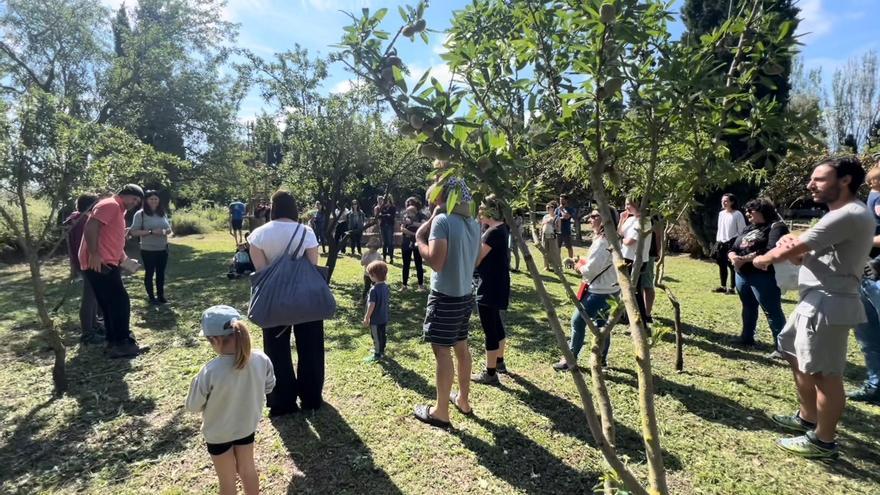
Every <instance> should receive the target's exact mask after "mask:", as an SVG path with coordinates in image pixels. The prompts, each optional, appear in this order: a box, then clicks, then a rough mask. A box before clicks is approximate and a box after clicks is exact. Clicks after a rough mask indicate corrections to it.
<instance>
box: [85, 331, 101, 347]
mask: <svg viewBox="0 0 880 495" xmlns="http://www.w3.org/2000/svg"><path fill="white" fill-rule="evenodd" d="M79 341H80V343H81V344H83V345H97V344H103V343H104V336H103V335H101V334H99V333H98V332H97V331H94V330H93V331H91V332H83V334H82V336H81V337H80V338H79Z"/></svg>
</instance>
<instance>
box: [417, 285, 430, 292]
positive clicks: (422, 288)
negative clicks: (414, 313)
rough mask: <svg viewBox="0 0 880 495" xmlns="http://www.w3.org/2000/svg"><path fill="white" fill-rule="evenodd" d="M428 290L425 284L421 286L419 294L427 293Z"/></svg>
mask: <svg viewBox="0 0 880 495" xmlns="http://www.w3.org/2000/svg"><path fill="white" fill-rule="evenodd" d="M427 290H428V289H426V288H425V286H424V284H423V285H420V286H419V292H425V291H427Z"/></svg>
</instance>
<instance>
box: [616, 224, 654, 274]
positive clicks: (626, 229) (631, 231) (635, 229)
mask: <svg viewBox="0 0 880 495" xmlns="http://www.w3.org/2000/svg"><path fill="white" fill-rule="evenodd" d="M622 231H623V240H630V239H635V240H636V242H634V243H633V244H631V245H626V244H622V243H621V249H620V251H621V253H622V254H623V257H624V258H625V259H628V260H630V261H635V259H636V246H637V245H638V241H639V218H638V217H629V218H627V219H626V221H625V222H623V229H622ZM652 237H653V234H648V235H647V236H645V241H644V245H643V246H642V262H643V263H644V262H647V261H648V256H650V252H651V239H652Z"/></svg>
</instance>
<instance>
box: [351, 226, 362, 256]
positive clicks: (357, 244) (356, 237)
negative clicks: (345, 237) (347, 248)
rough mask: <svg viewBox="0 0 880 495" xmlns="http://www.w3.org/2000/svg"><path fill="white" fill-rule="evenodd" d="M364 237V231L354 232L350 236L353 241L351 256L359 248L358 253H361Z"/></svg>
mask: <svg viewBox="0 0 880 495" xmlns="http://www.w3.org/2000/svg"><path fill="white" fill-rule="evenodd" d="M363 235H364V231H363V230H352V231H351V234H349V238H350V240H351V244H350V245H351V254H354V250H355V248H357V253H358V254H362V253H361V238H362V237H363Z"/></svg>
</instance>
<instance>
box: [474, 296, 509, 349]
mask: <svg viewBox="0 0 880 495" xmlns="http://www.w3.org/2000/svg"><path fill="white" fill-rule="evenodd" d="M477 310H478V312H479V313H480V325H481V326H482V327H483V333H485V334H486V350H487V351H497V350H498V348H499V347H501V345H500V342H501V341H502V340H504V338H505V337H506V336H507V335H506V334H505V332H504V320H502V319H501V310H500V309H498V308H493V307H491V306H484V305H482V304H478V305H477Z"/></svg>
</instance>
